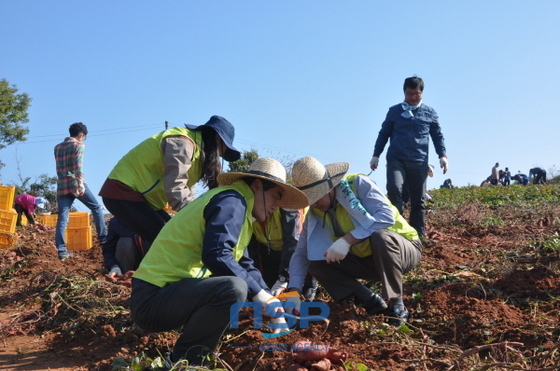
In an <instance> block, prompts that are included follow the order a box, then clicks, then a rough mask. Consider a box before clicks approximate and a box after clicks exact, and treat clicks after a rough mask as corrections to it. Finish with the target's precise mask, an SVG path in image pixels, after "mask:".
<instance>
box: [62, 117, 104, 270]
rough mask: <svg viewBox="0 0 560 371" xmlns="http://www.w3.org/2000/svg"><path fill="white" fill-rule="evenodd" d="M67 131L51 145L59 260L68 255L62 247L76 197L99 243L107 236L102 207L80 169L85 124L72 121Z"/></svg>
mask: <svg viewBox="0 0 560 371" xmlns="http://www.w3.org/2000/svg"><path fill="white" fill-rule="evenodd" d="M69 131H70V136H69V137H67V138H66V139H64V142H62V143H59V144H57V145H56V146H55V147H54V157H55V160H56V175H57V189H56V195H57V196H56V200H57V202H58V219H57V223H56V232H55V243H56V248H57V250H58V258H59V259H60V260H65V259H67V258H70V257H72V254H71V253H69V252H68V249H67V248H66V226H67V225H68V217H69V215H70V209H71V208H72V204H73V203H74V200H75V199H78V200H80V201H81V202H82V203H83V204H84V205H86V206H87V208H88V209H90V210H91V213H92V215H93V222H94V224H95V228H96V230H97V238H98V240H99V243H100V244H103V243H104V242H105V238H106V237H107V231H106V229H105V220H104V218H103V210H102V207H101V205H100V204H99V203H98V202H97V200H96V199H95V196H94V195H93V193H92V192H91V191H90V190H89V187H88V186H87V184H86V181H85V176H84V173H83V172H82V164H83V156H84V148H85V145H84V143H83V142H84V141H85V140H86V137H87V134H88V130H87V127H86V126H85V125H84V124H82V123H81V122H76V123H74V124H72V125H70V129H69Z"/></svg>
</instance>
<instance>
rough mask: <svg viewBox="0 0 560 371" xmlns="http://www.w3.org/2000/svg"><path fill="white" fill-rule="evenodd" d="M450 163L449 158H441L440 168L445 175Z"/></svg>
mask: <svg viewBox="0 0 560 371" xmlns="http://www.w3.org/2000/svg"><path fill="white" fill-rule="evenodd" d="M448 165H449V164H448V162H447V157H445V156H443V157H440V158H439V167H441V168H442V169H443V173H444V174H445V173H447V167H448Z"/></svg>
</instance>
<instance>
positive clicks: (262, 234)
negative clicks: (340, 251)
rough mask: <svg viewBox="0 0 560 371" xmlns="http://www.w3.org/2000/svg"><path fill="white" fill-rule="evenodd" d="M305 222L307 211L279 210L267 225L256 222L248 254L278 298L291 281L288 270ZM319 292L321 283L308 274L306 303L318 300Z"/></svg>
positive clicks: (305, 286) (304, 289)
mask: <svg viewBox="0 0 560 371" xmlns="http://www.w3.org/2000/svg"><path fill="white" fill-rule="evenodd" d="M304 219H305V210H290V209H284V208H278V209H276V210H274V212H273V213H272V215H271V216H270V217H269V218H267V219H266V220H265V221H264V222H257V221H255V222H253V238H251V242H250V243H249V246H248V247H247V251H248V253H249V257H250V258H251V259H253V261H254V263H255V266H256V267H257V268H258V269H259V270H260V271H261V274H262V276H263V279H264V282H265V283H266V284H267V285H268V287H270V288H271V291H272V295H274V296H276V295H279V294H280V293H282V292H283V291H284V290H285V289H286V287H287V285H288V281H289V280H290V274H289V272H288V266H289V264H290V258H291V257H292V254H293V253H294V251H295V249H296V245H297V242H298V239H299V234H300V232H301V224H302V221H303V220H304ZM316 291H317V280H315V278H313V276H311V275H310V274H308V275H307V277H306V278H305V284H304V287H303V295H304V297H305V299H307V300H314V299H315V293H316Z"/></svg>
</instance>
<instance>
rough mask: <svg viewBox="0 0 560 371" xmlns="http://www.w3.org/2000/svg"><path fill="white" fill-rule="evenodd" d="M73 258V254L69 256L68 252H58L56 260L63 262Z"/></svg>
mask: <svg viewBox="0 0 560 371" xmlns="http://www.w3.org/2000/svg"><path fill="white" fill-rule="evenodd" d="M72 257H74V254H71V253H69V252H62V253H61V252H59V253H58V258H59V259H60V261H61V262H63V261H65V260H66V259H68V258H72Z"/></svg>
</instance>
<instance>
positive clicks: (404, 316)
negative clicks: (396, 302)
mask: <svg viewBox="0 0 560 371" xmlns="http://www.w3.org/2000/svg"><path fill="white" fill-rule="evenodd" d="M408 316H409V313H408V309H406V307H402V308H398V307H394V308H389V309H388V310H387V311H386V312H385V317H386V318H387V323H388V324H390V325H391V326H394V327H397V328H398V327H401V325H402V324H404V323H405V322H406V321H407V320H408Z"/></svg>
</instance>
